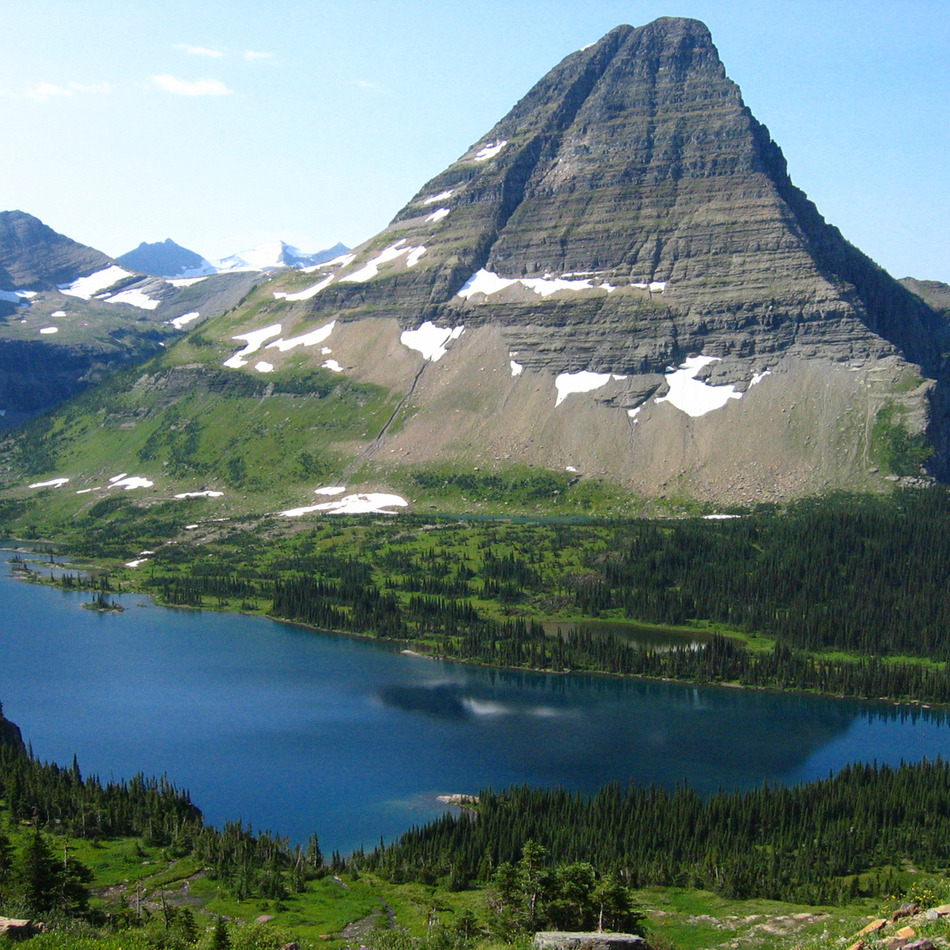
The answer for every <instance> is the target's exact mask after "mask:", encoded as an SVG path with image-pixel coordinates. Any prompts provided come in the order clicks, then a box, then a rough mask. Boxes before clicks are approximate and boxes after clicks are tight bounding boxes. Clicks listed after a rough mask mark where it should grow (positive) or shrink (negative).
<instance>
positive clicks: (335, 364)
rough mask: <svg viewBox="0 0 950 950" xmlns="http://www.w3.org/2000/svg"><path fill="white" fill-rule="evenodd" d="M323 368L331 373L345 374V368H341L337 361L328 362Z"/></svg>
mask: <svg viewBox="0 0 950 950" xmlns="http://www.w3.org/2000/svg"><path fill="white" fill-rule="evenodd" d="M323 368H324V369H328V370H330V371H331V372H333V373H342V372H343V367H342V366H340V364H339V363H338V362H337V361H336V360H327V361H326V362H325V363H324V364H323Z"/></svg>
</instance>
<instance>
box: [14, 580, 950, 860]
mask: <svg viewBox="0 0 950 950" xmlns="http://www.w3.org/2000/svg"><path fill="white" fill-rule="evenodd" d="M90 599H91V597H90V595H89V594H88V593H86V594H79V593H71V592H65V591H61V590H57V589H55V588H47V587H42V586H38V585H33V584H27V583H24V582H22V581H18V580H15V579H13V578H12V577H10V576H9V568H8V566H7V565H6V564H4V565H3V569H2V571H0V603H2V605H3V607H2V610H3V613H2V624H0V701H2V702H3V706H4V711H5V713H6V715H7V716H8V718H10V719H12V720H13V721H14V722H16V723H17V724H18V725H20V727H21V728H22V730H23V733H24V738H25V739H26V740H28V741H30V742H31V743H32V746H33V750H34V753H35V754H36V755H37V756H38V757H39V758H41V759H46V760H54V761H57V762H59V763H61V764H64V765H68V764H69V763H70V762H71V761H72V757H73V754H75V755H77V756H78V759H79V764H80V767H81V768H82V770H83V772H84V773H85V774H87V775H88V774H92V773H96V774H98V775H99V776H100V777H101V778H102V779H104V780H106V779H110V778H129V777H131V776H132V775H134V774H135V773H136V772H144V773H145V774H147V775H161V774H163V773H166V774H167V775H168V776H169V778H171V779H172V781H174V782H175V784H177V785H178V786H180V787H184V788H187V789H188V790H189V791H190V793H191V795H192V798H193V800H194V801H195V803H196V804H197V805H198V806H199V807H200V808H201V809H202V810H203V811H204V813H205V816H206V818H208V819H209V820H210V821H212V822H213V823H215V824H218V825H220V824H221V823H222V822H223V821H225V820H227V819H238V818H241V819H243V820H245V821H247V822H250V823H251V824H252V825H253V827H254V828H256V829H259V830H263V829H269V830H271V831H275V832H278V833H280V834H282V835H286V836H288V837H290V838H291V840H292V841H301V842H302V841H304V840H306V838H307V836H308V835H309V834H310V833H311V832H316V833H317V835H318V836H319V839H320V843H321V846H322V848H323V850H324V852H325V853H327V854H329V853H330V851H332V850H333V849H338V850H340V851H341V852H343V853H348V852H349V851H351V850H353V849H354V848H356V847H359V846H360V845H363V846H365V847H367V848H372V847H373V846H374V845H375V844H376V843H378V841H379V839H380V837H384V838H385V839H386V840H391V839H392V838H394V837H395V836H397V835H398V834H399V833H400V832H402V831H404V830H406V829H407V828H409V827H410V826H411V825H413V824H420V823H423V822H425V821H428V820H429V819H431V818H433V817H436V816H437V815H439V814H440V813H441V812H442V811H443V810H444V806H442V805H440V804H439V802H438V801H437V796H438V795H442V794H450V793H456V792H465V793H477V792H478V791H479V790H480V789H483V788H486V787H489V786H490V787H492V788H495V789H500V788H503V787H505V786H508V785H511V784H515V783H522V782H524V783H528V784H532V785H547V786H552V785H562V786H565V787H567V788H571V789H578V790H581V791H594V790H596V789H597V788H599V787H600V786H602V785H603V784H605V783H607V782H610V781H620V782H622V783H627V782H630V781H634V782H637V783H641V784H646V783H651V782H652V783H655V784H658V785H662V786H664V787H666V788H673V787H674V786H675V785H676V783H678V782H689V783H690V784H691V785H693V786H694V787H696V788H697V789H698V790H699V791H700V792H709V791H713V790H715V789H717V788H719V787H723V788H733V787H739V788H747V787H750V786H755V785H759V784H761V783H762V782H763V781H766V780H768V781H769V782H772V783H775V782H782V783H793V782H801V781H805V780H809V779H813V778H823V777H825V776H827V775H828V774H829V772H831V771H835V770H837V769H838V768H840V767H841V766H843V765H844V764H846V763H847V762H852V761H856V760H877V761H878V762H890V763H893V764H897V763H898V762H900V760H901V759H904V760H907V761H912V760H918V759H921V758H923V757H930V758H933V757H936V756H937V755H941V756H943V757H944V758H950V726H948V724H947V720H946V717H945V716H944V714H943V713H942V712H940V713H931V712H928V711H926V710H914V711H908V710H900V709H897V708H895V707H891V706H886V705H881V704H870V703H860V702H855V701H845V700H832V699H824V698H820V697H814V696H796V695H788V694H786V695H783V694H780V693H768V692H757V691H748V690H738V689H726V688H696V687H691V686H683V685H679V684H671V683H652V682H645V681H636V680H623V679H618V678H613V677H606V676H582V675H572V676H563V675H554V674H550V675H548V674H541V673H538V674H533V673H515V672H505V671H498V670H489V669H483V668H479V667H469V666H464V665H461V664H455V663H446V662H441V661H436V660H429V659H425V658H421V657H414V656H406V655H402V654H401V653H400V652H399V651H398V649H396V648H392V647H390V646H387V645H384V644H377V643H374V642H372V641H370V640H360V639H352V638H346V637H341V636H335V635H332V634H322V633H316V632H314V631H310V630H304V629H300V628H297V627H294V626H290V625H287V624H280V623H276V622H273V621H270V620H267V619H263V618H259V617H242V616H237V615H233V614H218V613H212V612H196V611H183V610H170V609H165V608H160V607H156V606H154V605H152V604H151V603H150V602H149V601H148V600H147V599H145V598H143V597H137V596H132V595H126V596H122V597H121V598H119V600H120V602H121V603H122V604H123V606H124V607H125V611H124V612H123V613H99V612H94V611H90V610H84V609H82V606H81V605H82V603H84V602H86V601H88V600H90Z"/></svg>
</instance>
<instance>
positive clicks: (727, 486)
mask: <svg viewBox="0 0 950 950" xmlns="http://www.w3.org/2000/svg"><path fill="white" fill-rule="evenodd" d="M166 243H167V242H166ZM140 250H141V249H140ZM169 250H172V249H169ZM341 250H342V249H341V248H333V249H330V250H328V251H327V252H325V253H326V255H327V256H329V257H330V258H331V259H330V260H327V261H325V262H324V263H321V264H316V263H306V264H305V263H304V258H305V257H306V256H303V257H301V256H300V255H299V252H296V251H294V249H292V248H288V247H287V246H286V245H284V244H282V243H280V242H275V243H274V244H272V245H266V246H264V247H261V248H256V249H254V250H253V251H251V252H244V253H242V254H240V255H235V256H234V257H233V258H229V259H228V260H227V261H224V262H221V264H220V265H215V266H216V267H218V266H227V267H230V268H242V267H254V268H258V270H256V271H253V272H246V271H240V270H232V271H231V272H229V273H218V274H216V275H214V276H212V277H207V278H204V280H205V281H209V282H210V281H215V280H222V281H223V280H227V279H233V280H237V279H240V278H241V277H242V275H243V277H244V278H245V279H247V275H248V274H249V273H253V274H255V275H256V276H255V277H253V278H250V279H247V283H246V284H244V285H243V287H245V288H246V289H245V290H244V292H243V293H242V295H241V297H240V298H239V302H237V303H233V304H231V305H229V306H228V307H223V299H222V298H218V307H219V308H218V310H217V315H209V316H207V317H205V313H206V312H208V313H209V314H210V313H211V311H210V310H209V309H208V307H207V306H205V307H204V309H203V310H202V311H201V312H202V320H203V322H202V323H201V326H200V329H199V330H198V331H197V332H195V333H187V332H183V333H180V334H179V335H180V336H181V339H178V338H177V337H176V338H175V339H174V340H173V339H171V338H169V339H168V346H167V349H166V350H165V352H163V353H161V354H160V355H159V356H158V357H157V358H156V359H154V360H152V361H151V362H150V363H149V364H148V365H147V367H145V368H143V370H142V371H141V372H140V373H138V374H137V375H136V376H135V378H134V379H133V378H132V377H127V376H122V377H115V378H114V380H113V382H112V383H108V384H106V385H105V386H103V387H101V388H100V389H98V390H97V391H96V398H95V403H94V404H90V403H80V404H76V405H75V406H73V407H71V409H70V412H69V413H68V414H65V415H64V416H63V417H62V418H60V417H59V416H54V417H51V419H53V420H54V422H51V423H50V424H55V426H56V441H55V446H54V447H51V448H50V451H49V453H48V454H46V455H43V456H42V457H41V458H40V459H39V460H37V459H34V460H33V462H32V463H31V464H32V465H33V468H29V469H28V468H25V467H24V465H25V464H26V463H25V462H24V461H23V460H24V458H25V457H26V455H27V454H28V453H26V451H25V450H24V451H23V452H21V453H20V454H19V455H17V454H16V453H17V450H16V445H18V444H19V443H17V442H16V441H15V440H13V441H11V442H9V443H8V445H7V448H6V449H5V450H4V451H5V452H6V455H5V456H3V457H4V458H6V459H7V460H8V461H7V462H6V463H5V464H6V465H7V470H8V471H9V472H11V473H13V475H12V476H11V477H13V478H15V477H16V475H17V473H19V476H20V477H21V480H22V479H26V478H27V477H29V478H37V479H39V481H38V482H36V483H35V484H46V483H47V481H48V480H49V479H54V478H55V479H57V480H60V479H63V478H68V479H70V483H69V484H70V486H75V488H76V492H77V493H78V492H82V491H85V490H87V489H86V488H85V485H86V482H91V483H93V484H97V485H101V480H102V478H103V477H105V476H106V474H107V471H112V470H113V469H114V470H116V471H125V472H129V473H135V474H136V476H138V477H141V478H142V479H143V481H148V483H149V487H148V489H147V494H145V495H144V496H139V497H146V498H153V499H165V498H168V497H173V495H172V493H176V492H177V493H189V492H196V491H197V492H201V493H203V494H202V497H206V498H207V499H208V500H207V504H208V506H214V505H219V506H220V507H221V510H226V511H228V512H231V513H233V512H236V511H241V512H246V513H252V512H257V513H260V512H262V511H269V512H274V511H276V510H279V508H278V506H280V505H286V506H287V511H288V512H289V514H288V516H304V515H305V514H306V513H308V512H311V511H315V510H320V511H325V510H341V511H342V510H346V511H354V510H367V509H366V508H361V507H359V505H361V504H362V502H361V501H357V502H347V503H346V504H343V503H342V502H341V505H342V507H339V508H336V509H334V508H333V505H335V504H336V502H334V501H333V498H334V497H335V495H336V494H338V493H341V492H343V490H344V489H343V486H347V488H348V489H350V490H352V489H353V486H354V485H355V486H357V489H358V492H359V493H361V494H357V495H353V496H346V498H351V497H354V498H357V499H359V498H362V497H364V494H365V497H371V498H386V499H390V501H388V502H387V504H389V505H390V506H392V505H393V504H397V505H398V506H400V507H401V506H406V505H408V507H409V508H410V509H411V508H412V507H413V506H415V505H422V504H425V505H426V506H428V505H429V504H436V505H438V504H441V503H443V502H442V501H440V499H444V498H446V497H448V498H450V501H445V502H444V504H446V505H449V504H451V505H454V506H457V507H462V508H475V509H478V508H479V506H480V505H484V504H489V503H490V504H493V505H495V506H496V508H500V507H502V506H503V505H504V492H505V488H504V486H506V485H515V484H516V485H518V486H519V489H518V494H519V497H522V498H523V497H528V496H531V493H532V492H534V493H535V495H534V496H531V497H536V498H537V503H536V507H537V509H538V510H544V511H547V510H550V509H556V508H558V506H561V507H563V508H567V507H569V505H571V504H573V505H576V506H577V507H578V510H585V511H586V510H596V509H597V506H598V505H601V506H608V505H609V510H610V511H611V512H613V513H618V512H619V513H625V512H626V513H629V512H633V511H638V510H639V507H638V506H639V505H640V504H641V503H642V500H643V499H657V498H660V499H664V500H666V501H676V502H680V501H683V500H690V501H698V502H702V503H705V504H708V505H711V506H719V505H732V504H736V505H739V504H743V505H744V504H751V503H757V502H774V501H781V500H783V499H786V498H790V497H799V496H804V495H813V494H820V493H823V492H827V491H881V490H884V489H886V488H888V487H889V486H890V485H891V484H892V483H898V484H906V485H924V484H928V483H929V482H930V481H932V480H933V479H938V480H943V481H947V480H950V359H948V356H947V354H950V310H948V309H947V302H948V300H950V296H948V291H947V288H946V287H945V285H939V284H936V283H935V282H929V281H919V280H914V279H912V278H907V279H905V281H904V282H903V283H902V282H898V281H896V280H894V279H893V278H892V277H891V276H890V275H888V274H887V273H886V272H885V271H884V270H883V269H882V268H880V267H879V266H877V265H876V264H875V263H874V262H873V261H871V260H870V259H869V258H868V257H867V256H866V255H864V254H863V253H861V251H859V250H858V249H857V248H855V247H854V246H852V245H851V244H849V243H848V242H847V241H846V240H845V239H844V238H843V237H842V235H841V234H840V233H839V232H838V230H837V229H836V228H834V227H833V226H831V225H829V224H828V223H826V222H825V220H824V219H823V218H822V216H821V214H820V213H819V211H818V210H817V209H816V207H815V206H814V204H813V203H812V202H811V201H809V199H808V197H807V196H806V195H805V194H804V193H803V192H802V191H801V190H799V189H798V188H797V187H796V186H795V185H794V184H793V183H792V180H791V178H790V176H789V173H788V169H787V167H786V162H785V158H784V156H783V155H782V152H781V150H780V149H779V147H778V145H777V144H776V143H774V142H773V141H772V139H771V136H770V135H769V132H768V130H767V129H766V128H765V126H763V125H762V124H761V123H760V122H758V121H757V119H756V118H755V117H754V116H753V115H752V114H751V112H750V111H749V109H748V108H747V107H746V106H745V104H744V103H743V101H742V96H741V93H740V91H739V88H738V87H737V86H736V85H735V83H733V82H732V81H731V80H730V79H729V78H728V77H727V75H726V72H725V69H724V67H723V65H722V63H721V61H720V59H719V55H718V52H717V51H716V48H715V46H714V44H713V42H712V38H711V36H710V34H709V31H708V29H707V28H706V27H705V26H704V25H703V24H702V23H700V22H698V21H696V20H690V19H679V18H671V17H666V18H662V19H659V20H656V21H654V22H652V23H649V24H647V25H645V26H642V27H637V28H635V27H631V26H621V27H618V28H617V29H615V30H612V31H611V32H610V33H608V34H607V35H606V36H605V37H603V38H602V39H601V40H600V41H599V42H598V43H595V44H593V45H592V46H590V47H586V48H584V49H582V50H579V51H577V52H575V53H572V54H571V55H570V56H568V57H566V58H565V59H564V60H563V61H562V62H561V63H560V64H558V65H557V66H555V67H554V68H553V69H552V70H551V71H550V72H549V73H548V74H547V75H546V76H544V77H542V78H541V79H540V80H539V82H538V83H537V84H536V85H535V86H534V87H533V88H532V89H531V90H529V92H528V93H527V94H526V95H525V96H524V98H522V99H521V100H520V101H519V102H518V103H517V104H515V106H514V107H513V108H512V109H511V111H510V112H509V113H508V114H507V115H506V116H505V117H503V118H502V119H501V120H500V121H499V122H498V123H497V124H496V125H495V126H494V127H493V128H492V129H490V130H489V131H488V132H487V133H486V134H485V135H484V136H483V137H482V138H481V139H479V141H477V142H476V143H475V144H474V145H472V146H471V147H469V148H467V149H466V150H465V151H464V152H463V153H462V154H461V156H460V157H459V159H458V160H457V161H455V162H453V163H452V164H451V165H449V167H448V168H446V169H445V170H444V171H443V172H442V173H440V174H439V175H437V176H436V177H435V178H433V179H432V180H431V181H429V182H428V183H426V184H425V185H424V186H423V187H422V188H421V189H420V190H419V191H418V192H417V193H416V195H415V196H414V197H412V198H411V199H410V200H409V202H408V203H407V204H406V206H405V207H404V208H403V209H402V210H401V211H399V212H398V213H397V214H396V216H395V217H394V218H393V220H392V222H391V223H390V224H389V226H388V227H387V228H385V229H384V230H383V231H382V232H380V233H379V234H377V235H375V236H374V237H372V238H371V239H370V240H368V241H366V242H365V243H363V244H361V245H360V246H359V247H357V248H355V249H353V250H352V251H346V252H344V253H339V252H340V251H341ZM44 255H45V257H44V259H52V252H51V251H50V250H48V249H47V250H46V251H44ZM4 260H5V258H2V257H0V264H3V266H8V265H7V264H4V263H3V262H4ZM189 260H190V261H191V262H192V263H193V258H188V259H184V258H181V259H179V260H177V261H175V262H174V263H173V264H171V265H169V264H162V265H161V266H160V267H158V269H167V268H168V267H170V266H179V264H180V263H182V262H184V263H185V265H186V266H188V261H189ZM309 260H312V258H309ZM207 263H208V262H204V264H207ZM288 264H290V265H291V266H287V265H288ZM48 266H51V265H48ZM95 266H98V265H95ZM202 266H203V265H202ZM271 268H274V270H273V272H272V273H265V276H264V279H261V278H260V271H261V270H268V271H269V270H270V269H271ZM30 273H33V272H32V271H30ZM36 273H39V269H37V271H36ZM83 273H84V276H87V278H88V275H89V270H86V271H84V272H83ZM194 279H195V280H197V279H199V278H194ZM143 280H151V281H155V282H156V283H154V284H151V285H148V284H142V283H140V282H141V281H143ZM124 281H128V284H126V283H124ZM173 283H174V282H172V283H170V282H169V281H168V280H162V279H161V278H158V277H152V278H147V279H146V278H142V277H141V276H140V275H139V276H136V275H133V274H129V275H128V276H127V277H125V278H122V282H120V283H117V284H114V285H113V286H111V287H108V288H106V287H102V288H99V289H97V290H95V291H94V292H92V293H91V296H90V297H89V298H87V299H88V301H89V303H90V305H92V304H93V302H94V303H95V306H97V307H98V308H100V309H101V308H108V307H110V306H112V308H113V310H114V303H115V302H116V301H117V300H118V299H124V300H125V301H126V302H129V301H130V300H131V298H132V296H134V295H135V294H137V293H142V294H147V295H149V297H150V299H162V300H164V299H166V297H165V295H167V299H168V301H169V302H170V301H172V300H175V301H176V304H175V305H176V306H178V307H180V306H183V300H182V299H181V298H175V297H174V295H173V290H174V291H178V290H181V291H184V289H185V288H184V287H181V288H179V287H173ZM251 283H253V287H251ZM83 286H86V285H83ZM203 286H205V284H192V285H191V286H189V287H188V288H187V289H188V290H189V292H191V291H194V292H196V293H198V292H199V291H197V290H196V288H200V287H203ZM160 288H166V289H160ZM167 288H171V289H167ZM12 289H18V288H12ZM58 292H59V293H61V294H62V293H67V294H68V293H70V291H69V290H62V289H60V290H59V291H58ZM57 299H59V298H57ZM138 299H141V298H138ZM10 305H11V306H13V307H15V308H17V307H20V308H21V309H22V310H27V309H29V310H33V309H34V308H36V307H37V303H36V302H35V300H34V299H33V298H31V299H30V301H29V308H25V307H22V305H21V304H19V303H16V302H12V303H11V304H10ZM195 309H196V310H197V309H198V308H197V307H195ZM18 312H19V311H18ZM110 312H111V311H110ZM167 312H169V313H171V312H172V311H171V310H169V311H167ZM166 320H167V318H166ZM9 325H12V324H11V323H10V321H9V320H8V326H9ZM166 325H167V324H166ZM172 325H173V326H174V324H172ZM17 326H19V324H17ZM188 329H191V328H190V327H189V328H188ZM29 332H31V333H33V334H34V335H35V334H38V333H43V332H44V330H43V329H42V328H40V327H38V326H35V325H33V326H32V327H31V328H30V331H29ZM163 342H164V340H163ZM156 345H157V344H156ZM92 412H94V413H95V414H96V415H95V420H92V419H91V417H90V416H89V413H92ZM29 437H30V435H29V433H27V434H26V435H24V436H23V438H24V439H25V440H28V439H29ZM24 444H26V443H24ZM103 445H108V447H109V454H108V459H107V461H104V460H103V459H104V456H103ZM10 446H13V448H10ZM54 449H55V450H54ZM0 461H2V459H0ZM40 469H42V470H40ZM44 478H45V479H46V480H44ZM137 484H141V483H137ZM526 486H527V487H526ZM17 490H18V491H21V492H22V494H21V495H20V496H17V497H20V498H22V499H29V498H32V497H33V496H32V495H30V494H29V491H28V490H27V489H25V488H23V489H17ZM89 490H91V488H90V489H89ZM143 491H146V490H145V489H143ZM209 491H213V492H215V493H218V492H223V493H224V495H225V500H222V501H220V502H219V501H214V500H212V499H211V497H210V496H208V495H207V492H209ZM314 491H317V493H318V497H317V499H316V503H314V497H313V493H314ZM397 491H398V492H399V495H398V498H399V502H393V501H391V499H393V498H395V497H397V495H396V494H395V493H396V492H397ZM453 493H454V494H453ZM526 493H527V495H526ZM321 494H325V495H327V496H328V497H327V498H321ZM214 497H215V498H218V497H219V496H218V495H217V494H215V496H214ZM572 499H575V500H574V501H572ZM308 502H309V504H308ZM25 503H26V502H24V504H25ZM83 504H86V500H85V496H84V495H83V496H78V495H77V497H76V501H75V505H76V506H81V505H83ZM203 504H204V503H203ZM529 507H530V506H529ZM64 510H65V509H64ZM388 510H392V509H391V507H390V509H388ZM531 510H532V511H533V510H535V508H532V509H531Z"/></svg>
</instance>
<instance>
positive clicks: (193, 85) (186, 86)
mask: <svg viewBox="0 0 950 950" xmlns="http://www.w3.org/2000/svg"><path fill="white" fill-rule="evenodd" d="M152 82H153V83H154V84H155V85H156V86H158V88H159V89H161V90H163V91H164V92H170V93H172V94H173V95H176V96H228V95H231V93H232V92H233V90H231V89H228V87H227V86H225V84H224V83H223V82H221V80H220V79H195V80H188V79H179V78H178V77H177V76H169V75H168V74H167V73H161V74H159V75H157V76H152Z"/></svg>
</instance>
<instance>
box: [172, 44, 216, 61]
mask: <svg viewBox="0 0 950 950" xmlns="http://www.w3.org/2000/svg"><path fill="white" fill-rule="evenodd" d="M175 49H177V50H181V51H182V52H183V53H187V54H188V55H189V56H209V57H211V59H221V58H222V57H223V56H225V55H226V54H225V53H224V51H223V50H220V49H209V48H208V47H207V46H192V45H191V44H190V43H176V44H175Z"/></svg>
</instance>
